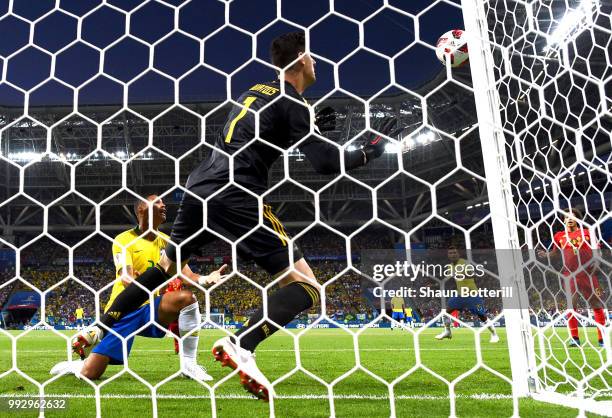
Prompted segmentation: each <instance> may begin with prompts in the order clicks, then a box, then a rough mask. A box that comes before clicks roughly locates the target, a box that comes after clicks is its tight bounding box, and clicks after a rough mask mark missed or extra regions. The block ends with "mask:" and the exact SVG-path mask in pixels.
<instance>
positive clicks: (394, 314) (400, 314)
mask: <svg viewBox="0 0 612 418" xmlns="http://www.w3.org/2000/svg"><path fill="white" fill-rule="evenodd" d="M391 319H394V320H398V319H404V313H403V312H392V313H391Z"/></svg>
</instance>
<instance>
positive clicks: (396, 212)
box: [0, 2, 612, 231]
mask: <svg viewBox="0 0 612 418" xmlns="http://www.w3.org/2000/svg"><path fill="white" fill-rule="evenodd" d="M557 9H559V8H558V7H557V6H555V3H554V2H541V6H540V7H539V8H538V9H537V10H535V13H537V15H538V18H539V20H540V21H541V22H542V25H545V24H546V22H549V23H548V24H552V23H550V22H553V21H554V19H555V18H557V14H559V13H561V14H560V15H561V16H562V15H563V13H562V12H563V11H564V10H565V8H562V9H563V10H561V9H559V10H557ZM503 12H504V13H507V10H504V11H503ZM498 13H500V11H499V10H495V9H490V10H488V16H489V27H490V30H491V32H492V34H493V35H494V37H495V39H496V42H497V43H498V44H499V45H502V46H504V47H509V48H508V50H510V51H511V54H510V55H509V56H504V55H503V54H502V53H501V52H499V51H496V52H499V53H496V54H495V61H496V64H497V71H498V73H499V75H501V74H503V71H504V68H507V67H509V68H511V69H512V74H513V75H512V76H503V77H499V76H498V77H497V79H498V80H499V82H498V83H499V84H498V86H497V87H498V93H499V97H500V101H501V105H502V120H503V123H504V127H507V126H509V127H510V128H511V129H508V130H507V132H506V134H507V139H508V141H507V142H508V149H507V156H508V158H509V159H513V158H526V159H527V161H528V162H529V164H530V165H531V166H532V167H534V168H535V169H536V170H537V171H538V172H540V173H545V174H550V175H551V176H555V175H558V174H559V173H562V174H567V176H568V178H572V181H569V182H566V183H565V185H563V184H562V185H561V186H562V187H566V188H569V187H574V188H575V187H577V186H580V185H583V186H585V187H586V188H588V187H587V186H588V184H589V179H587V177H591V179H590V181H591V183H592V184H594V185H595V186H596V187H598V181H604V182H605V179H606V176H605V174H602V175H600V176H598V173H597V171H596V172H594V173H592V174H591V175H590V176H583V177H582V178H579V176H578V174H579V173H574V171H581V170H582V171H585V170H586V171H590V172H592V171H593V170H592V167H591V168H589V167H587V168H585V167H575V166H574V167H572V164H573V163H574V162H575V161H576V156H575V152H574V147H573V144H574V143H576V141H577V136H576V135H577V134H576V132H575V130H571V129H570V130H568V129H567V128H566V127H564V126H562V125H561V124H560V123H558V121H559V120H561V121H562V122H564V123H565V126H570V127H571V128H576V129H577V127H578V126H584V125H585V124H586V126H587V127H586V129H583V130H582V131H581V132H582V135H583V137H584V139H586V140H584V139H583V141H582V145H583V147H582V148H583V150H582V152H583V154H584V157H585V159H586V160H589V161H595V162H596V163H598V164H597V165H599V166H600V167H601V168H602V169H603V170H606V169H607V167H608V166H609V164H610V141H609V139H608V134H607V133H609V131H610V129H611V127H612V118H611V117H609V116H608V117H603V118H599V119H595V118H593V120H595V121H596V122H597V123H596V124H591V125H589V124H588V118H589V117H592V114H593V113H594V112H595V113H596V112H597V107H596V106H595V108H593V106H592V105H591V103H589V94H590V92H591V91H592V89H593V88H595V87H596V86H595V84H594V83H592V82H591V81H590V79H589V77H590V78H591V79H592V78H593V77H595V78H601V79H602V80H603V79H605V78H606V77H608V76H609V75H610V74H609V72H610V71H611V70H610V66H609V64H608V62H607V59H606V56H605V51H604V53H602V50H601V49H597V48H593V41H594V40H593V39H591V38H590V36H591V35H590V34H591V32H590V31H584V32H583V33H582V34H578V35H577V36H575V37H574V38H573V39H572V42H571V43H570V45H569V54H568V58H569V59H570V60H571V66H572V69H573V72H568V71H567V70H566V69H565V68H564V67H563V66H561V65H560V63H559V61H558V59H555V58H554V57H555V51H556V48H558V46H557V45H555V43H554V40H553V41H551V39H550V38H543V37H541V36H538V35H534V34H533V33H532V32H530V31H528V28H526V27H525V13H526V11H525V9H524V7H523V6H522V5H521V4H520V3H517V4H516V10H514V14H513V19H509V18H508V17H507V16H504V18H503V19H502V18H501V17H500V16H499V15H498ZM500 22H503V24H502V23H500ZM602 36H604V35H603V34H602ZM595 41H596V43H597V42H598V40H597V39H595ZM534 74H536V75H537V76H536V77H534ZM538 74H539V75H538ZM449 75H450V78H449ZM523 76H524V79H525V80H533V79H534V78H535V80H536V84H537V85H535V86H534V85H533V84H531V85H530V84H528V83H527V82H526V81H523V78H522V77H523ZM470 86H471V76H470V71H469V67H464V68H459V69H454V70H453V71H452V72H451V73H450V74H447V71H446V69H445V68H441V70H440V71H439V73H438V74H437V75H436V76H435V77H434V78H433V79H432V80H430V81H429V82H427V83H425V84H424V85H422V86H421V87H419V88H417V89H416V90H415V91H414V93H415V94H413V93H409V92H408V91H406V90H404V89H403V88H396V87H390V88H388V89H387V90H385V91H383V92H382V93H380V94H379V95H377V96H376V97H374V98H371V99H370V100H369V102H368V103H369V106H370V108H369V112H370V114H371V115H372V118H373V119H377V118H380V117H395V118H397V120H398V122H399V124H401V126H404V127H405V129H404V131H403V132H402V134H401V137H402V138H403V139H404V146H403V147H404V148H403V151H404V152H403V153H401V158H402V159H403V166H404V167H405V169H406V170H407V172H408V173H409V174H401V173H398V171H397V168H398V161H397V159H396V158H395V154H394V153H388V154H386V155H385V156H383V158H381V159H379V160H378V161H376V162H375V163H374V164H370V165H368V166H367V167H365V168H361V169H358V170H355V171H354V172H352V173H351V176H353V177H354V178H355V179H357V180H359V181H362V182H364V183H366V184H368V185H370V186H376V185H378V184H380V183H381V182H383V181H385V180H387V179H389V178H390V177H393V176H395V177H393V178H392V180H390V181H389V182H387V183H386V185H385V186H383V187H381V188H380V189H379V190H378V191H377V197H378V199H379V204H378V208H379V213H381V214H383V215H384V216H385V217H388V219H389V220H390V221H392V222H393V223H396V224H399V225H401V226H403V227H406V228H409V227H410V226H411V225H413V224H415V223H417V222H419V221H420V220H422V219H424V218H426V217H427V216H429V215H430V214H431V212H432V208H431V202H432V192H435V193H436V196H435V201H436V202H437V211H438V213H439V214H441V215H443V214H448V213H451V214H452V213H453V212H461V211H465V210H466V208H469V207H475V206H479V205H482V204H486V201H487V194H486V184H485V183H484V182H483V181H481V180H480V179H478V176H484V172H483V168H482V154H481V149H480V143H479V135H478V130H477V126H476V123H477V118H476V109H475V103H474V99H473V94H472V93H471V91H470ZM576 86H579V87H576ZM365 99H368V98H364V100H365ZM542 99H544V102H545V103H540V100H542ZM219 104H220V102H219V101H215V100H203V101H198V102H189V103H183V105H184V106H185V107H186V108H188V109H190V110H191V111H193V112H194V113H196V114H199V115H206V117H205V118H204V123H202V120H201V119H200V118H198V117H197V116H195V115H193V114H191V113H189V112H186V111H185V110H183V109H180V108H176V107H175V108H172V107H173V105H172V104H169V103H138V104H134V105H133V106H132V105H131V106H130V109H131V110H133V112H127V111H124V112H121V113H119V114H117V112H118V111H119V110H120V109H121V106H120V104H87V105H83V106H79V108H78V109H76V110H78V112H79V113H80V114H83V115H85V116H87V117H88V118H90V119H92V120H94V121H96V122H98V123H101V122H103V121H105V122H104V123H101V124H100V137H101V147H102V149H103V150H104V151H106V152H107V153H108V154H111V155H112V157H109V156H108V155H106V154H104V153H99V152H98V153H96V152H94V150H95V149H96V145H97V138H98V128H97V126H96V125H94V124H92V123H90V122H88V121H87V120H85V119H83V118H82V117H79V116H78V115H77V114H75V115H72V113H73V111H74V110H75V109H73V108H72V106H63V105H51V104H50V105H48V106H38V107H31V108H30V112H29V114H30V116H31V117H30V118H26V117H22V110H23V109H22V108H19V107H15V106H4V107H2V106H0V128H4V127H6V126H7V125H8V124H11V123H12V125H11V126H10V127H8V128H6V129H5V130H4V131H3V132H2V141H1V144H0V151H1V152H2V155H4V156H8V158H9V159H10V160H12V161H13V162H15V163H16V164H19V165H26V164H27V167H26V169H25V179H24V180H25V183H24V187H25V192H26V193H28V194H29V195H30V196H32V197H33V198H34V199H36V200H38V201H40V202H43V203H48V202H51V201H53V200H54V199H56V198H58V197H59V196H61V195H63V194H64V193H66V191H67V190H68V188H69V187H68V185H69V181H70V171H71V170H74V173H75V178H76V189H77V190H78V191H79V192H80V193H82V194H83V195H85V196H87V197H88V198H91V199H92V200H94V201H96V202H99V201H101V200H102V199H104V198H106V197H107V196H109V195H111V194H112V193H114V192H115V191H116V190H118V189H119V188H120V186H121V168H120V163H119V162H120V161H126V160H128V159H130V161H129V162H128V163H127V164H126V174H127V184H126V185H127V186H128V187H129V188H130V189H131V190H133V191H135V192H137V193H143V194H144V193H157V194H161V193H164V192H168V191H170V190H172V189H174V188H175V178H174V169H175V162H174V161H173V160H172V159H171V158H168V156H172V157H175V158H177V159H178V163H177V164H178V168H179V171H180V176H179V177H180V182H181V184H184V181H185V180H186V177H187V175H188V173H189V172H190V171H191V169H193V168H194V167H195V165H196V164H197V163H198V162H199V161H201V160H202V159H203V158H204V157H205V156H206V155H207V153H208V152H210V149H209V148H208V147H207V146H206V145H201V144H200V138H202V136H203V135H202V130H203V129H205V135H204V138H205V139H206V142H208V143H210V142H211V139H212V138H214V136H215V135H217V134H218V132H219V131H220V129H221V128H222V124H223V123H224V121H225V117H226V115H227V111H228V105H226V106H223V107H219ZM320 104H321V105H329V106H332V107H333V108H334V109H335V110H336V112H337V125H336V129H335V130H333V131H331V132H329V133H326V136H327V137H328V138H329V139H330V140H332V141H334V142H336V143H338V144H345V143H347V142H350V144H349V145H348V146H349V147H356V146H358V144H359V141H360V138H359V133H360V132H363V130H364V128H365V108H364V104H363V102H361V101H359V100H357V99H355V98H353V97H351V96H349V95H347V94H343V93H338V94H335V95H333V96H330V97H329V98H326V99H325V100H324V101H323V102H322V103H320ZM423 107H425V108H426V110H427V111H426V112H423ZM581 107H582V108H584V109H585V111H584V112H582V113H580V114H581V115H582V116H581V117H582V119H581V120H571V119H569V118H568V115H570V114H576V113H575V112H573V110H575V109H576V108H581ZM542 108H545V109H546V111H547V114H548V115H550V116H548V117H543V118H542V117H541V112H540V111H541V109H542ZM163 112H165V113H163ZM137 113H138V114H140V115H142V116H145V117H147V118H153V117H156V116H158V115H160V114H162V113H163V115H162V116H161V117H159V118H157V119H155V120H154V122H153V123H152V130H153V132H152V135H151V136H152V142H153V144H154V145H155V147H156V148H158V149H159V150H161V151H162V153H160V152H157V151H155V150H154V149H151V148H149V147H148V141H149V124H148V122H147V121H146V120H145V119H144V118H142V117H141V116H139V115H138V114H137ZM424 114H425V115H426V116H425V117H424ZM68 115H72V116H70V117H68ZM66 117H68V118H67V119H64V118H66ZM111 117H112V118H111ZM109 118H110V119H109ZM58 121H62V122H61V123H59V124H57V125H56V126H55V127H54V128H53V129H51V130H50V139H51V150H50V151H51V152H52V153H53V155H49V154H47V155H46V157H45V158H43V159H42V160H41V161H39V162H33V161H34V160H35V159H37V158H38V157H39V156H40V155H41V153H45V151H46V141H47V130H46V129H45V128H44V126H51V125H53V124H55V123H57V122H58ZM510 125H511V126H510ZM518 128H520V129H522V135H521V138H520V140H517V138H516V135H513V134H511V132H516V131H517V130H518ZM551 137H552V138H557V139H556V141H554V142H553V144H556V145H554V146H552V147H550V149H549V150H546V146H547V145H545V144H550V138H551ZM518 149H520V151H521V152H520V153H519V154H517V150H518ZM457 150H460V163H461V166H462V167H459V168H458V169H457V160H458V155H457ZM163 153H166V154H167V155H164V154H163ZM518 155H520V157H518ZM85 157H87V158H85ZM304 160H305V158H304V155H302V154H301V153H299V152H295V153H293V154H292V155H291V158H290V174H291V178H292V179H294V180H295V181H296V182H299V183H300V184H303V185H305V186H307V187H309V188H311V189H313V190H318V189H320V188H322V187H324V186H325V185H326V184H328V183H329V182H330V181H331V180H333V177H330V176H322V175H319V174H316V173H314V171H313V170H312V169H311V167H310V164H308V163H307V162H305V161H304ZM0 165H1V166H3V167H1V168H2V170H3V172H4V176H2V177H3V180H2V183H3V184H2V195H1V196H0V197H2V199H3V200H4V199H7V198H9V197H11V196H13V195H14V194H16V192H17V190H18V172H17V169H16V168H15V167H13V166H11V165H10V164H8V163H6V162H5V161H1V162H0ZM455 169H457V171H456V172H454V173H453V174H452V175H450V176H449V177H448V178H446V179H445V180H444V181H443V182H442V183H441V184H439V185H437V187H436V190H435V191H434V190H433V189H430V188H429V187H428V184H432V183H434V182H436V181H438V180H440V179H441V178H442V177H444V176H445V175H447V174H448V173H451V171H453V170H455ZM527 171H529V170H527ZM532 171H533V170H532ZM474 174H476V176H475V175H474ZM515 174H517V175H518V173H515ZM520 174H521V175H520V178H519V177H518V176H517V177H516V178H515V180H516V184H515V186H516V187H515V190H516V192H517V194H521V193H527V192H529V193H533V198H534V201H536V202H537V201H542V199H544V198H545V194H546V191H545V189H546V187H547V184H546V183H548V182H549V181H548V180H547V178H546V176H541V175H539V174H538V173H536V172H535V171H533V172H532V173H531V174H530V173H527V174H526V173H520ZM530 177H531V178H532V180H533V182H536V183H538V182H539V184H540V186H541V187H540V189H541V192H540V194H539V195H538V192H535V191H534V190H532V189H534V188H533V187H531V185H529V184H525V183H524V179H525V178H530ZM574 177H575V178H574ZM282 178H283V171H282V164H281V163H280V162H279V163H277V164H276V165H275V166H273V169H272V172H271V180H272V183H274V184H275V183H277V182H278V181H279V180H281V179H282ZM521 179H523V180H521ZM521 182H523V184H522V185H521ZM599 186H601V185H599ZM604 188H605V186H601V187H599V189H600V190H603V189H604ZM568 193H571V192H568ZM606 193H609V191H607V190H606ZM169 196H173V197H174V198H167V199H166V202H167V203H168V204H169V205H170V206H171V207H172V206H173V205H174V206H176V204H177V203H178V199H179V198H180V196H179V194H177V193H170V194H169ZM371 199H372V197H371V191H370V190H368V189H367V188H364V187H362V186H360V185H359V184H358V183H356V182H354V181H352V180H351V179H350V178H349V177H346V178H343V179H341V180H339V181H337V182H335V183H334V184H333V186H331V187H330V188H329V190H328V192H325V193H322V194H321V197H320V201H321V204H322V205H323V206H324V207H321V214H322V216H324V217H325V218H326V219H327V221H329V222H330V224H333V223H334V222H336V221H337V220H339V219H341V220H342V223H347V222H348V223H350V222H351V220H352V219H356V220H359V219H362V218H363V216H364V213H365V214H368V213H370V214H371V203H370V202H371ZM132 200H133V197H132V196H130V195H128V194H125V193H124V194H122V195H120V196H118V197H116V198H114V199H112V200H109V201H108V202H105V203H104V204H103V205H102V208H101V210H102V211H110V212H111V213H112V214H113V215H112V216H110V215H109V217H108V218H106V219H114V221H113V222H111V224H117V225H116V227H117V228H123V227H125V225H126V224H127V223H131V222H133V215H131V210H130V209H129V208H130V207H131V203H132ZM267 200H268V201H270V202H272V203H274V204H275V206H276V207H277V208H278V209H277V210H278V213H279V216H280V217H281V219H282V218H283V214H284V212H285V211H292V216H291V218H292V219H298V221H296V222H294V223H295V224H296V225H298V224H300V223H301V222H300V221H299V219H309V217H311V216H312V215H313V213H314V212H313V210H312V205H309V204H308V202H312V196H311V195H310V194H309V193H308V192H305V191H304V190H303V189H301V188H299V187H296V186H291V185H288V184H287V185H285V186H283V187H279V188H276V189H275V190H274V191H273V192H271V193H270V194H269V195H268V196H267ZM83 202H85V201H84V200H83V199H80V198H77V197H75V196H70V197H67V198H64V199H62V200H61V202H59V203H58V214H59V217H60V218H63V220H64V221H65V222H64V223H63V224H62V226H61V227H62V228H66V229H67V230H70V229H91V228H93V225H94V223H95V217H94V208H93V207H92V206H91V205H89V204H87V205H86V206H88V209H87V210H86V211H83V210H82V206H83V205H82V203H83ZM349 202H354V203H351V204H349ZM359 202H361V204H360V203H359ZM296 203H298V205H296ZM368 205H370V206H369V208H368ZM296 206H299V207H300V209H299V210H301V211H305V212H306V213H304V214H302V215H301V216H297V215H295V214H294V213H293V212H295V211H296V210H297V209H295V208H296ZM36 208H37V206H36V205H33V204H32V202H31V201H30V200H28V199H26V198H19V199H17V200H16V201H13V203H12V204H11V205H10V207H9V206H6V205H5V207H4V208H0V215H2V217H3V218H2V219H1V220H2V222H0V228H4V229H6V228H8V227H9V225H10V228H11V229H12V230H13V231H15V230H19V229H21V230H24V231H25V230H28V229H30V228H31V227H32V224H33V223H39V220H40V219H39V218H40V216H41V214H42V211H41V210H40V209H38V210H37V209H36ZM105 208H106V209H105ZM37 213H38V215H37ZM370 216H371V215H367V218H368V219H369V217H370ZM102 218H103V219H102V221H103V223H104V222H105V221H104V219H105V217H102ZM304 222H306V221H304ZM3 225H4V226H3ZM288 226H291V223H288ZM50 228H53V226H52V225H51V226H50Z"/></svg>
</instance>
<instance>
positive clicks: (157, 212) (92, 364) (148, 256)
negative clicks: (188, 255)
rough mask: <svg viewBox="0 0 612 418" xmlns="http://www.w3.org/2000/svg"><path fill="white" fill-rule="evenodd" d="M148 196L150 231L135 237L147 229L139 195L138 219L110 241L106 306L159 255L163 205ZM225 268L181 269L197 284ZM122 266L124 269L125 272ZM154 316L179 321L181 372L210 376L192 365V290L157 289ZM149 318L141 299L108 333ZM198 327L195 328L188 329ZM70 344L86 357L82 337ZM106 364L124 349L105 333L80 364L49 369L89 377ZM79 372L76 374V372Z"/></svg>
mask: <svg viewBox="0 0 612 418" xmlns="http://www.w3.org/2000/svg"><path fill="white" fill-rule="evenodd" d="M147 200H148V201H149V202H151V203H152V214H153V220H152V222H151V227H152V230H151V231H149V232H148V233H147V234H145V235H143V236H140V235H141V233H142V231H146V230H147V228H148V225H149V222H148V213H149V211H148V207H147V206H148V205H147V204H146V203H145V202H143V201H141V200H140V199H139V200H138V201H137V202H136V204H135V208H134V209H135V213H136V217H137V219H138V226H137V227H136V228H133V229H130V230H127V231H125V232H122V233H121V234H119V235H117V237H115V241H114V243H113V260H114V263H115V270H116V275H117V277H116V280H115V284H114V285H113V289H112V292H111V296H110V298H109V300H108V303H107V304H106V306H107V311H108V308H109V307H110V306H111V305H112V303H113V301H114V300H115V299H116V298H117V297H118V296H119V295H120V294H121V293H122V292H123V291H124V289H125V288H126V287H127V286H129V285H130V283H131V282H132V281H133V280H134V278H136V277H138V276H139V274H140V272H144V271H146V269H147V268H148V267H149V266H153V265H155V264H156V263H158V262H159V259H160V256H161V254H162V253H163V251H164V248H165V246H166V243H167V240H168V236H167V235H166V234H164V233H163V232H161V231H159V230H158V228H159V225H161V224H162V223H163V222H164V221H165V220H166V207H165V205H164V202H163V201H162V199H161V198H158V197H157V196H156V195H151V196H148V198H147ZM225 267H226V266H223V267H221V269H219V270H217V271H215V272H213V273H212V274H211V275H210V276H207V277H201V276H200V275H199V274H196V273H194V272H192V271H191V269H190V268H189V266H188V265H185V267H184V268H183V271H182V273H183V274H184V275H185V276H187V277H188V278H189V279H190V280H192V281H194V282H198V283H201V284H213V283H216V282H217V281H219V279H220V278H221V273H222V272H223V269H224V268H225ZM124 269H125V270H124ZM155 296H156V297H155V299H154V301H155V305H154V308H153V311H154V320H155V322H156V323H158V324H160V325H161V326H163V327H165V328H168V327H169V325H170V324H171V323H173V322H175V321H178V330H179V335H180V336H181V337H184V338H183V351H182V353H181V358H180V362H181V370H182V372H183V374H185V375H186V376H188V377H191V378H194V379H198V380H212V377H210V376H209V375H208V374H207V373H206V370H205V369H204V368H203V367H202V366H200V365H198V364H197V361H196V359H197V349H198V340H199V336H198V331H199V326H200V309H199V306H198V302H197V300H196V298H195V296H194V295H193V293H192V292H190V291H188V290H180V291H176V292H166V293H165V294H164V295H163V296H160V295H159V292H157V293H156V295H155ZM150 320H151V309H150V306H149V301H148V300H146V301H145V302H144V303H143V304H142V306H140V307H139V308H138V309H137V310H135V311H133V312H132V313H130V314H129V315H126V316H124V317H122V318H121V319H120V320H119V322H116V323H115V324H113V327H112V329H113V331H115V332H116V333H118V334H119V335H121V336H123V337H126V336H128V335H130V334H132V333H133V332H134V331H136V330H138V329H139V328H141V327H142V326H144V325H145V324H146V323H148V322H149V321H150ZM194 329H197V330H198V331H194V332H191V331H193V330H194ZM190 332H191V333H190ZM138 335H140V336H144V337H151V338H162V337H164V336H165V332H164V331H162V330H161V329H160V328H158V327H156V326H154V325H151V326H149V327H148V328H146V329H145V330H144V331H141V332H140V333H139V334H138ZM133 341H134V339H133V338H130V339H129V340H127V353H128V355H129V353H130V350H131V348H132V343H133ZM73 348H74V349H75V351H76V352H77V353H78V354H79V355H80V356H81V359H83V358H84V357H85V349H84V348H85V344H83V343H82V340H81V339H78V338H77V340H76V341H75V342H74V343H73ZM109 364H123V350H122V342H121V339H120V338H118V337H116V336H115V335H113V334H112V333H109V334H108V335H106V336H105V338H104V339H103V340H102V342H101V343H100V344H98V345H97V346H96V347H95V348H94V349H93V351H92V353H91V354H90V355H89V356H88V357H87V359H86V360H85V362H84V363H83V362H82V361H81V362H62V363H60V364H58V365H57V366H55V367H54V368H53V370H52V373H54V374H58V373H64V372H71V373H75V374H78V373H80V374H81V375H82V376H85V377H87V378H89V379H98V378H99V377H100V376H102V374H103V373H104V371H105V370H106V367H107V366H108V365H109ZM77 372H78V373H77Z"/></svg>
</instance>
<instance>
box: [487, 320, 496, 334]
mask: <svg viewBox="0 0 612 418" xmlns="http://www.w3.org/2000/svg"><path fill="white" fill-rule="evenodd" d="M485 326H486V327H487V328H489V332H491V334H493V335H497V332H495V325H493V321H491V320H490V319H487V322H485Z"/></svg>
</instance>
